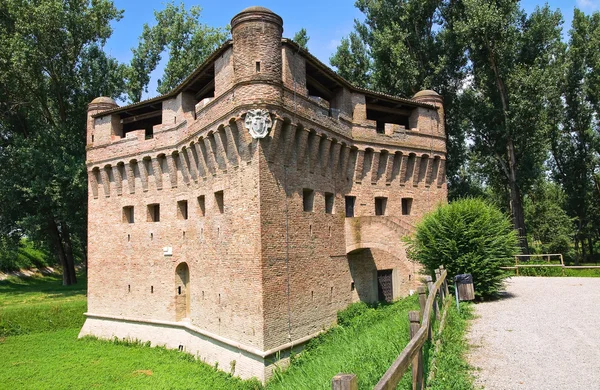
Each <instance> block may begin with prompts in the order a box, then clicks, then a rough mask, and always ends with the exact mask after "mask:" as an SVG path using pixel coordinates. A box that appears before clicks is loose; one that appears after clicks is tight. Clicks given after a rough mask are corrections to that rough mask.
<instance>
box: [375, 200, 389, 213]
mask: <svg viewBox="0 0 600 390" xmlns="http://www.w3.org/2000/svg"><path fill="white" fill-rule="evenodd" d="M386 206H387V198H384V197H376V198H375V215H385V208H386Z"/></svg>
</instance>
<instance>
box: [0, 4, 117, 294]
mask: <svg viewBox="0 0 600 390" xmlns="http://www.w3.org/2000/svg"><path fill="white" fill-rule="evenodd" d="M121 14H122V13H121V11H118V10H117V9H116V8H115V7H114V5H113V4H112V2H111V1H108V0H95V1H89V0H76V1H69V2H63V1H59V0H47V1H44V2H23V1H18V0H6V1H3V2H2V4H0V84H1V85H2V88H1V89H0V166H2V170H0V215H2V224H3V228H2V232H3V233H4V234H9V235H12V236H22V235H25V234H26V235H27V236H28V237H30V238H33V239H37V240H40V241H43V242H44V243H45V244H46V245H47V246H48V247H49V248H51V249H52V250H53V252H54V253H56V255H57V258H58V259H59V261H60V264H61V265H62V268H63V283H64V284H73V283H76V282H77V279H76V276H75V268H74V264H75V255H74V253H77V252H80V253H85V248H84V246H85V243H86V241H87V240H86V236H85V223H86V218H85V212H86V199H87V198H86V187H87V179H86V170H85V131H84V129H85V128H86V111H87V104H88V103H89V102H90V101H91V100H92V99H93V98H94V97H96V96H98V95H106V96H113V97H118V96H119V95H120V94H121V91H122V90H121V88H122V85H123V84H122V82H121V81H120V77H121V76H122V72H123V71H124V68H123V67H122V66H119V65H118V64H117V63H116V61H115V60H114V59H111V58H109V57H107V56H106V55H105V54H104V52H103V51H102V50H101V46H102V44H103V43H104V41H105V40H106V39H107V38H108V37H109V36H110V34H111V32H112V30H111V27H110V23H111V21H114V20H119V19H120V17H121ZM98 70H101V71H103V72H107V73H98V72H97V71H98Z"/></svg>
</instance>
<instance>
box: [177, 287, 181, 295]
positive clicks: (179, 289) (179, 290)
mask: <svg viewBox="0 0 600 390" xmlns="http://www.w3.org/2000/svg"><path fill="white" fill-rule="evenodd" d="M177 294H178V295H181V286H177Z"/></svg>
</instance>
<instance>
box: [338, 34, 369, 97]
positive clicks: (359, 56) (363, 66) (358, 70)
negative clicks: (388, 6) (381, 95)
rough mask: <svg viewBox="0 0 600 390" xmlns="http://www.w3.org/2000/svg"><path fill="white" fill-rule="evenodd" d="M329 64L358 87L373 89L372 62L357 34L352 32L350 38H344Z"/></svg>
mask: <svg viewBox="0 0 600 390" xmlns="http://www.w3.org/2000/svg"><path fill="white" fill-rule="evenodd" d="M329 62H330V63H331V65H332V66H335V67H336V68H337V72H338V74H339V75H340V76H342V77H343V78H345V79H346V80H348V81H350V82H351V83H352V84H354V85H356V86H357V87H362V88H370V87H371V81H370V79H371V75H370V72H371V71H372V70H371V66H372V65H371V60H370V58H369V55H368V53H367V48H366V46H365V44H364V43H363V41H362V40H361V39H360V38H359V36H358V34H356V33H355V32H351V33H350V35H349V36H348V38H342V41H341V43H340V46H338V48H337V50H336V52H335V54H334V55H332V56H331V58H330V59H329Z"/></svg>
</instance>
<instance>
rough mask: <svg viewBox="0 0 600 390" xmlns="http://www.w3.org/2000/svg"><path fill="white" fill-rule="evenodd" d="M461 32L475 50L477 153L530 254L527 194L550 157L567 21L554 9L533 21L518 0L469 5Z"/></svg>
mask: <svg viewBox="0 0 600 390" xmlns="http://www.w3.org/2000/svg"><path fill="white" fill-rule="evenodd" d="M463 5H464V16H463V17H461V18H460V20H459V21H457V23H456V25H455V27H456V29H457V34H458V35H459V36H460V38H461V40H462V41H463V42H464V44H465V47H466V48H467V51H468V54H467V55H468V58H469V61H470V71H471V73H472V83H471V84H470V85H469V87H468V88H467V89H466V91H465V98H466V99H467V100H468V101H469V104H467V107H469V108H470V111H469V112H468V114H467V117H468V118H469V135H470V137H471V139H472V140H473V150H474V152H475V153H477V155H478V156H479V158H480V163H481V164H482V166H483V167H484V169H485V170H486V171H487V172H488V175H489V178H490V180H489V184H491V185H492V186H493V187H494V188H496V189H497V190H498V191H504V190H505V191H506V192H507V193H508V198H509V204H510V211H511V214H512V216H513V224H514V226H515V229H517V231H518V232H519V235H520V238H521V250H522V251H523V253H528V243H527V231H526V228H525V217H524V212H523V203H522V199H523V193H524V192H526V191H527V190H528V189H529V188H530V187H531V185H532V184H533V182H534V181H535V180H536V179H537V178H539V177H540V175H541V173H542V171H543V163H544V161H545V159H546V155H547V154H546V153H547V142H546V140H547V134H548V132H549V131H550V129H549V122H551V121H550V120H549V119H550V117H551V116H552V115H553V113H552V112H550V111H549V105H548V104H547V103H546V102H547V101H548V98H549V96H552V95H553V94H554V93H555V91H554V89H555V88H556V85H557V83H556V80H557V74H559V73H558V72H559V71H560V58H561V51H562V49H563V45H562V43H561V40H560V39H561V27H560V26H561V23H562V17H561V15H560V13H559V12H558V11H556V12H553V11H551V10H550V9H549V8H548V7H547V6H546V7H544V8H541V9H540V8H538V9H536V10H535V11H534V12H533V13H532V14H531V15H530V16H529V17H526V15H525V14H524V12H523V11H522V10H521V9H520V8H519V4H518V3H517V2H515V1H513V0H506V1H496V2H488V1H485V0H465V1H464V2H463Z"/></svg>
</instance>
